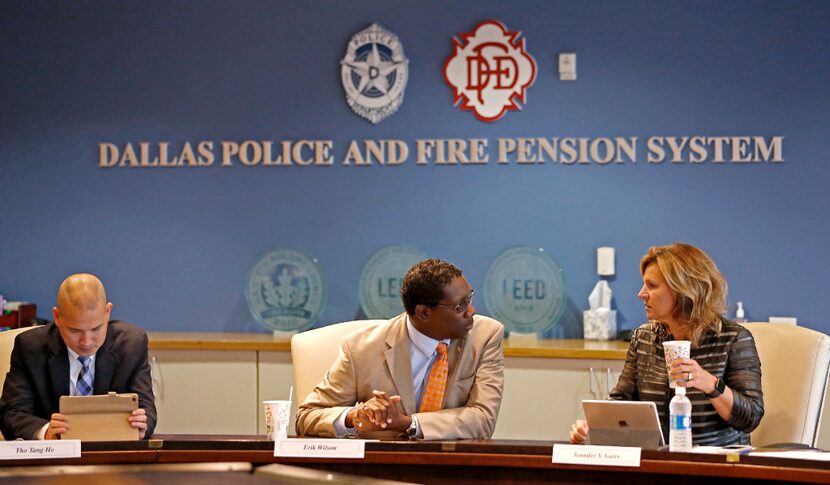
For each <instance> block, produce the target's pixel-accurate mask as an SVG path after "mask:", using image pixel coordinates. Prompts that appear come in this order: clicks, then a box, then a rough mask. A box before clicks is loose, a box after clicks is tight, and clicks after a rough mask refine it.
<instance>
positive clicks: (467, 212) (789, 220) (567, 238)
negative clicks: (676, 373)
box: [0, 0, 830, 336]
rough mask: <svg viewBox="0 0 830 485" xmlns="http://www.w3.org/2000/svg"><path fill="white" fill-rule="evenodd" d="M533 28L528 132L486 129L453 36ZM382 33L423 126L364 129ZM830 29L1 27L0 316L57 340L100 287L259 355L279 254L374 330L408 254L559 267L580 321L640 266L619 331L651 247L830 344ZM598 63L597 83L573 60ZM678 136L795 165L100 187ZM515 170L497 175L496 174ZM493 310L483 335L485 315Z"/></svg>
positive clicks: (431, 23)
mask: <svg viewBox="0 0 830 485" xmlns="http://www.w3.org/2000/svg"><path fill="white" fill-rule="evenodd" d="M488 18H494V19H498V20H501V21H502V22H504V23H505V24H506V26H507V27H508V28H509V29H511V30H521V31H522V32H523V34H524V36H525V37H526V39H527V49H528V51H529V52H530V53H531V54H532V55H533V56H534V57H535V59H536V62H537V65H538V76H537V79H536V83H535V85H534V86H533V87H531V88H530V90H529V92H528V97H527V104H526V106H525V107H524V109H523V110H522V111H521V112H511V113H508V114H507V116H506V117H505V118H504V119H502V120H500V121H498V122H496V123H489V124H488V123H482V122H479V121H478V120H476V119H475V117H474V116H473V115H472V114H471V113H469V112H462V111H460V110H459V109H457V108H456V107H453V106H452V92H451V90H450V89H449V88H448V87H447V85H446V84H445V83H444V81H443V79H442V74H441V72H442V67H443V63H444V60H445V59H446V58H447V57H448V56H449V55H450V54H451V51H452V47H451V38H452V36H453V35H457V34H459V33H461V32H465V31H468V30H471V29H472V28H473V27H474V26H475V25H476V23H478V22H479V21H481V20H484V19H488ZM372 22H378V23H380V24H381V25H383V26H384V27H386V28H388V29H390V30H391V31H393V32H394V33H396V34H397V35H398V37H399V38H400V40H401V42H402V43H403V46H404V49H405V52H406V55H407V57H408V58H409V60H410V64H409V77H410V78H409V85H408V87H407V90H406V95H405V100H404V103H403V105H402V107H401V109H400V110H399V111H398V113H396V114H395V115H393V116H392V117H391V118H389V119H387V120H385V121H383V122H381V123H379V124H378V125H372V124H370V123H368V122H366V121H365V120H363V119H361V118H359V117H357V116H356V115H355V114H353V113H352V112H351V110H350V109H349V108H348V106H347V105H346V103H345V101H344V94H343V88H342V86H341V85H340V80H339V60H340V59H341V58H342V57H343V54H344V51H345V47H346V43H347V41H348V40H349V38H350V37H351V36H352V35H353V34H354V33H356V32H357V31H359V30H361V29H363V28H365V27H366V26H368V25H369V24H370V23H372ZM828 25H830V3H828V2H810V1H799V2H782V1H732V2H720V1H698V2H687V1H663V0H660V1H657V0H655V1H637V2H629V1H616V0H614V1H597V0H594V1H579V2H577V1H573V2H570V1H536V2H533V1H522V2H504V1H463V2H462V1H454V2H445V1H417V2H416V1H412V2H398V1H372V2H370V1H360V2H336V1H315V2H311V1H309V2H298V1H273V2H266V1H256V2H255V1H240V2H236V1H200V2H190V1H142V2H116V1H112V2H105V1H96V2H64V1H58V2H43V1H27V2H11V1H3V2H1V3H0V96H1V97H2V107H0V190H2V192H0V193H2V195H3V204H2V206H0V231H2V232H1V234H2V239H0V292H3V293H4V294H6V295H7V296H8V297H12V298H19V299H27V300H30V301H33V302H36V303H37V304H38V307H39V309H40V311H39V315H40V316H42V317H46V316H47V315H48V309H49V308H51V306H52V304H53V301H54V297H55V293H56V289H57V286H58V284H59V283H60V281H61V280H62V279H63V277H65V276H66V275H67V274H69V273H72V272H77V271H91V272H95V273H97V274H99V275H100V276H101V277H102V279H103V280H104V282H105V284H106V285H107V287H108V290H109V293H110V297H111V299H112V300H113V301H114V303H115V308H116V310H115V316H116V317H118V318H122V319H127V320H130V321H133V322H134V323H137V324H140V325H142V326H144V327H145V328H147V329H151V330H182V331H185V330H191V331H197V330H198V331H220V330H227V331H240V330H241V331H260V330H262V328H261V327H259V325H258V324H256V323H255V322H254V321H253V320H252V318H251V317H250V315H249V313H248V310H247V307H246V304H245V299H244V295H243V289H244V287H245V284H246V279H247V272H248V270H249V268H250V266H251V265H252V264H253V263H254V262H255V260H256V259H257V258H258V257H259V256H260V255H261V254H262V253H263V252H265V251H268V250H270V249H274V248H278V247H293V248H297V249H300V250H302V251H304V252H306V253H307V254H309V255H313V256H315V257H317V258H318V259H319V262H320V264H321V266H322V268H323V270H324V272H325V275H326V277H327V279H328V291H329V296H328V305H327V307H326V309H325V311H324V314H323V316H322V318H321V321H322V322H323V323H329V322H333V321H340V320H346V319H350V318H352V317H354V316H355V315H356V314H357V312H358V309H359V302H358V292H357V281H358V278H359V275H360V272H361V270H362V267H363V265H364V263H365V262H366V260H367V259H368V258H369V257H371V255H372V254H374V253H375V252H376V251H377V250H378V249H380V248H382V247H384V246H386V245H389V244H408V245H413V246H416V247H420V248H421V249H423V250H424V251H426V252H427V253H428V254H430V255H432V256H436V257H442V258H447V259H449V260H451V261H453V262H454V263H456V264H457V265H459V266H460V267H461V268H462V269H464V270H465V273H466V274H467V275H468V278H469V279H470V282H471V284H472V285H473V286H474V287H477V288H480V287H481V286H482V285H483V279H484V274H485V272H486V270H487V267H488V265H489V264H490V262H491V261H492V260H493V259H494V258H495V257H496V256H497V255H498V254H499V253H500V252H501V251H502V250H504V249H506V248H508V247H510V246H513V245H519V244H528V245H533V246H540V247H544V248H545V249H546V251H547V252H548V253H549V254H550V255H552V256H553V257H554V258H555V259H556V260H557V261H558V263H559V264H560V266H561V267H562V268H563V270H564V272H565V276H566V280H567V285H568V291H569V295H570V299H571V308H570V313H569V315H570V316H566V319H565V320H564V321H563V323H562V325H560V326H559V327H558V328H557V329H554V331H553V332H552V335H555V336H579V335H581V329H580V328H579V325H578V324H577V321H576V320H575V319H574V318H573V314H574V312H576V311H578V310H579V309H581V308H583V307H585V306H586V303H587V302H586V298H587V295H588V293H589V292H590V290H591V288H592V287H593V285H594V283H595V282H596V280H597V276H596V274H595V248H596V247H597V246H603V245H610V246H614V247H616V248H617V277H616V278H614V279H613V280H612V281H611V286H612V288H613V289H614V290H615V303H616V307H617V308H618V310H619V314H620V319H619V320H620V326H621V327H622V328H633V327H636V326H637V325H639V324H640V323H641V322H642V321H643V320H644V312H643V310H642V305H641V303H640V302H639V300H637V299H636V293H637V291H638V289H639V287H640V284H641V282H640V279H639V278H640V277H639V273H638V262H639V259H640V257H641V256H642V254H643V253H644V252H645V251H646V249H647V248H648V246H650V245H652V244H665V243H669V242H673V241H687V242H690V243H693V244H696V245H699V246H700V247H702V248H703V249H704V250H706V251H707V252H708V253H709V254H710V255H711V256H712V257H713V258H714V259H715V261H716V262H717V263H718V264H719V266H720V268H721V270H722V271H723V273H724V274H725V276H726V277H727V279H728V281H729V285H730V296H729V301H730V314H732V313H733V312H734V302H735V301H737V300H743V301H744V302H745V304H746V307H747V308H748V311H749V317H750V318H751V319H759V320H764V319H766V318H767V317H768V316H769V315H788V316H795V317H798V319H799V323H800V324H802V325H804V326H807V327H811V328H815V329H818V330H821V331H824V332H830V319H828V316H827V315H828V314H830V304H828V302H827V299H826V298H825V292H826V290H827V289H828V286H827V284H826V283H825V281H826V278H827V277H828V274H830V264H828V258H827V256H826V247H825V246H826V241H827V239H828V236H830V229H828V216H827V212H826V209H827V205H828V197H827V196H826V192H825V191H826V186H827V183H828V182H830V165H828V163H827V161H826V157H827V153H830V136H829V135H830V132H829V131H828V123H827V121H826V120H827V114H828V113H830V82H828V80H830V56H828V48H829V47H830V29H828V27H827V26H828ZM569 51H570V52H576V53H577V67H578V80H577V81H576V82H563V81H559V79H558V75H557V73H556V55H557V54H558V53H559V52H569ZM653 135H665V136H669V135H676V136H683V135H706V136H721V135H724V136H731V135H756V136H765V137H771V136H776V135H779V136H784V137H785V139H784V140H785V141H784V158H785V162H784V163H777V164H773V163H761V164H711V163H708V164H700V165H692V164H670V163H663V164H659V165H655V164H648V163H646V161H645V154H644V153H642V154H641V155H640V160H638V162H637V163H626V164H619V165H615V164H610V165H607V166H602V165H596V164H592V165H582V166H577V165H572V166H566V165H561V164H544V165H529V166H518V165H516V164H508V165H504V166H499V165H496V164H494V163H492V162H491V163H490V164H487V165H481V166H433V165H427V166H415V165H414V164H413V163H412V161H411V160H410V163H406V164H403V165H401V166H398V167H381V166H372V167H344V166H341V165H339V164H335V166H332V167H324V168H321V167H308V168H303V167H291V168H285V167H281V168H274V167H271V168H268V167H251V168H247V167H241V166H234V167H219V166H212V167H208V168H202V169H125V168H113V169H101V168H99V167H98V166H97V164H98V146H97V144H98V143H99V142H113V143H117V144H123V143H127V142H133V143H137V142H140V141H170V142H171V143H182V142H185V141H191V142H193V141H198V140H236V141H242V140H247V139H254V140H274V141H280V140H298V139H330V140H333V142H334V143H335V146H336V147H337V148H336V149H335V153H336V154H337V156H336V158H337V157H339V156H342V154H343V153H344V148H345V146H346V144H347V143H348V142H349V141H350V140H364V139H372V140H377V139H401V140H405V141H408V142H413V141H414V140H416V139H420V138H488V139H490V140H491V143H493V142H494V140H495V139H497V138H499V137H524V136H527V137H566V136H575V137H617V136H623V137H629V136H637V137H640V138H641V139H645V138H647V137H649V136H653ZM493 158H495V154H494V153H493V154H491V159H493ZM479 303H482V305H480V306H479V310H480V311H481V312H483V313H486V312H487V309H486V308H484V307H483V302H481V301H480V302H479Z"/></svg>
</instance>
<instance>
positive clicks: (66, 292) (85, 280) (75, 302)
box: [52, 273, 112, 355]
mask: <svg viewBox="0 0 830 485" xmlns="http://www.w3.org/2000/svg"><path fill="white" fill-rule="evenodd" d="M111 312H112V303H107V294H106V292H105V291H104V284H103V283H101V280H99V279H98V278H96V277H95V276H93V275H91V274H86V273H81V274H73V275H72V276H70V277H69V278H66V279H65V280H63V283H61V286H60V288H59V289H58V305H57V306H56V307H54V308H52V317H53V318H54V319H55V326H56V327H58V331H59V332H60V335H61V338H62V339H63V342H64V343H65V344H66V346H67V347H68V348H70V349H72V350H73V351H74V352H75V353H76V354H78V355H94V354H95V352H97V351H98V349H99V348H100V347H101V345H102V344H103V343H104V340H105V339H106V336H107V325H108V322H109V319H110V313H111Z"/></svg>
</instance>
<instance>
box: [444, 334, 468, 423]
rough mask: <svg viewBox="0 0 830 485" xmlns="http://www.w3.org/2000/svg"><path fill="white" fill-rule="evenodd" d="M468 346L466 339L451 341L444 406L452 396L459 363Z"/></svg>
mask: <svg viewBox="0 0 830 485" xmlns="http://www.w3.org/2000/svg"><path fill="white" fill-rule="evenodd" d="M466 346H467V338H466V337H465V338H462V339H454V340H451V341H450V347H449V352H448V355H447V359H448V362H447V387H446V388H445V390H444V402H443V403H442V404H444V405H446V402H447V397H448V396H449V394H450V389H452V388H453V386H452V384H453V383H454V382H455V379H456V377H457V374H458V367H459V366H458V363H459V362H460V361H461V357H462V356H463V355H464V347H466ZM442 407H443V406H442Z"/></svg>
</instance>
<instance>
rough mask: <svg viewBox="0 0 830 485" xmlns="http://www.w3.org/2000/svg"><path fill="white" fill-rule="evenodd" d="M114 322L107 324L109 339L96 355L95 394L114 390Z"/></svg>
mask: <svg viewBox="0 0 830 485" xmlns="http://www.w3.org/2000/svg"><path fill="white" fill-rule="evenodd" d="M112 340H113V338H112V322H109V323H107V337H106V340H105V341H104V345H102V346H101V348H100V349H98V352H96V353H95V382H93V384H92V393H93V394H106V393H107V392H108V391H109V390H110V389H112V386H111V384H112V376H113V372H114V371H115V354H114V353H113V352H112Z"/></svg>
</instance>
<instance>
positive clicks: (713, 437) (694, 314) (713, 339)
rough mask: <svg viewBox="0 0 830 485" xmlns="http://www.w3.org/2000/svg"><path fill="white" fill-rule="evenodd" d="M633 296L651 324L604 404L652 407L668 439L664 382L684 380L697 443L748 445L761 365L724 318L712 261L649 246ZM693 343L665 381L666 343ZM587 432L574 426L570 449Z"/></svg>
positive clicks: (750, 344)
mask: <svg viewBox="0 0 830 485" xmlns="http://www.w3.org/2000/svg"><path fill="white" fill-rule="evenodd" d="M640 273H641V274H642V276H643V287H642V289H641V290H640V293H639V294H638V295H637V296H638V297H639V298H640V299H641V300H643V303H644V304H645V310H646V317H647V318H648V322H646V323H644V324H643V325H641V326H640V327H639V328H638V329H636V330H635V331H634V333H633V334H632V336H631V345H630V346H629V348H628V355H627V356H626V360H625V366H624V367H623V370H622V373H621V374H620V378H619V380H618V381H617V385H616V387H615V388H614V390H613V391H611V395H610V397H609V399H614V400H626V401H653V402H654V403H655V404H656V405H657V410H658V413H659V415H660V421H661V425H662V428H663V434H664V438H665V439H666V440H667V439H668V430H669V401H670V400H671V398H672V395H673V394H672V392H671V389H670V387H669V384H668V381H669V377H671V378H672V379H682V380H683V381H684V382H680V383H679V384H678V385H680V386H683V387H686V388H687V396H688V397H689V400H691V401H692V441H693V442H694V444H695V445H716V446H723V445H729V444H749V433H750V432H751V431H752V430H754V429H755V428H756V427H757V426H758V424H759V423H760V422H761V417H763V415H764V398H763V393H762V392H761V362H760V361H759V359H758V351H757V350H756V349H755V340H753V338H752V334H750V333H749V331H748V330H746V329H745V328H744V327H742V326H740V325H738V324H736V323H733V322H730V321H729V320H726V319H725V318H723V317H722V316H721V315H722V314H723V313H724V311H725V310H726V291H727V285H726V280H724V278H723V275H721V273H720V271H718V268H717V266H715V263H714V261H712V259H711V258H710V257H709V256H708V255H706V253H704V252H703V251H701V250H700V249H698V248H696V247H694V246H692V245H689V244H683V243H676V244H670V245H668V246H652V247H651V248H649V250H648V253H646V255H645V256H644V257H643V259H642V260H641V261H640ZM668 340H690V341H691V342H692V350H691V355H690V358H689V359H677V360H675V361H674V362H672V365H671V376H669V375H667V370H666V365H665V361H664V358H663V342H664V341H668ZM587 435H588V426H587V425H586V423H585V421H583V420H578V421H577V422H576V423H574V425H572V426H571V430H570V440H571V442H572V443H581V442H583V441H585V438H586V437H587Z"/></svg>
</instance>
